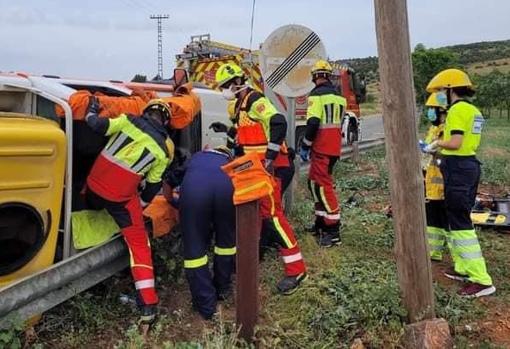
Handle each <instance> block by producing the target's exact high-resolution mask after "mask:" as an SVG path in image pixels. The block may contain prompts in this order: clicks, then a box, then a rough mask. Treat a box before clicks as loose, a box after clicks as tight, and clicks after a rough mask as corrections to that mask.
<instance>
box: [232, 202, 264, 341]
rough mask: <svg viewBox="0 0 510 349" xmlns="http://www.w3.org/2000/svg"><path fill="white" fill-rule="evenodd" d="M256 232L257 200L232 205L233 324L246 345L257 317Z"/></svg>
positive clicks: (257, 272)
mask: <svg viewBox="0 0 510 349" xmlns="http://www.w3.org/2000/svg"><path fill="white" fill-rule="evenodd" d="M260 229H261V227H260V219H259V205H258V201H251V202H248V203H246V204H242V205H238V206H236V239H237V242H236V245H237V254H236V275H237V283H236V286H237V290H236V323H237V327H238V328H240V330H239V336H240V337H241V338H243V339H244V340H246V341H247V342H248V343H250V342H252V340H253V335H254V331H255V325H256V324H257V319H258V316H259V297H258V292H259V239H260Z"/></svg>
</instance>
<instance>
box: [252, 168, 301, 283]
mask: <svg viewBox="0 0 510 349" xmlns="http://www.w3.org/2000/svg"><path fill="white" fill-rule="evenodd" d="M274 179H275V183H276V184H275V186H274V188H273V193H272V194H270V195H268V196H266V197H264V198H263V199H261V200H260V218H261V219H262V232H261V240H262V241H261V243H262V244H263V245H270V244H274V245H276V246H277V248H278V250H279V253H280V256H281V258H282V261H283V264H284V268H285V275H287V276H296V275H299V274H301V273H304V272H305V271H306V267H305V262H304V260H303V256H302V254H301V250H300V249H299V245H298V242H297V240H296V236H295V235H294V230H293V229H292V227H291V226H290V224H289V221H288V220H287V217H286V216H285V213H284V212H283V207H282V200H281V194H280V190H281V189H280V188H281V181H280V179H279V178H278V177H274Z"/></svg>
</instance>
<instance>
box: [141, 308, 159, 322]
mask: <svg viewBox="0 0 510 349" xmlns="http://www.w3.org/2000/svg"><path fill="white" fill-rule="evenodd" d="M156 314H157V308H156V305H155V304H152V305H141V306H140V318H139V319H140V322H141V323H142V324H147V325H150V324H152V323H153V322H154V321H155V320H156Z"/></svg>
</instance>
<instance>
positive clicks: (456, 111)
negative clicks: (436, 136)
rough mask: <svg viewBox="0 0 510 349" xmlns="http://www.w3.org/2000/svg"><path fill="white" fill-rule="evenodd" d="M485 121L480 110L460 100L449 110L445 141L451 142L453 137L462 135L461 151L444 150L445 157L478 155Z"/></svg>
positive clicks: (442, 152)
mask: <svg viewBox="0 0 510 349" xmlns="http://www.w3.org/2000/svg"><path fill="white" fill-rule="evenodd" d="M484 122H485V120H484V118H483V116H482V113H481V112H480V110H478V108H477V107H475V106H474V105H472V104H471V103H469V102H466V101H464V100H459V101H456V102H454V103H453V104H452V105H451V106H450V108H448V114H447V116H446V121H445V130H444V140H445V141H449V140H450V139H451V138H452V136H453V135H456V134H458V135H462V136H463V139H462V144H461V146H460V148H459V149H456V150H451V149H442V150H441V154H443V155H456V156H473V155H476V151H477V149H478V146H479V145H480V138H481V135H482V128H483V124H484Z"/></svg>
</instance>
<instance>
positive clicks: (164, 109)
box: [143, 98, 172, 120]
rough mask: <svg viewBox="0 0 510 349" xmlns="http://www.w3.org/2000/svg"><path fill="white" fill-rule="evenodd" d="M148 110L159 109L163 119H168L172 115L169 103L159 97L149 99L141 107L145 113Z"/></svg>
mask: <svg viewBox="0 0 510 349" xmlns="http://www.w3.org/2000/svg"><path fill="white" fill-rule="evenodd" d="M148 110H157V111H160V112H161V113H162V115H163V117H164V119H165V120H169V119H170V117H171V116H172V109H171V108H170V104H168V103H167V102H165V100H163V99H161V98H156V99H151V100H150V101H149V103H147V105H146V106H145V108H144V109H143V112H144V113H145V112H147V111H148Z"/></svg>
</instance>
